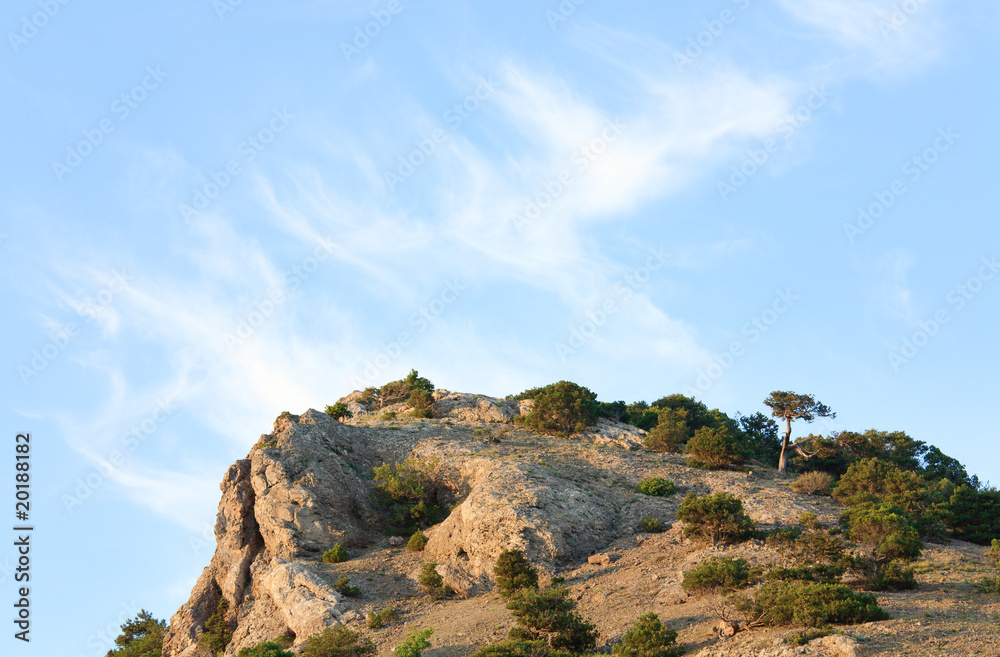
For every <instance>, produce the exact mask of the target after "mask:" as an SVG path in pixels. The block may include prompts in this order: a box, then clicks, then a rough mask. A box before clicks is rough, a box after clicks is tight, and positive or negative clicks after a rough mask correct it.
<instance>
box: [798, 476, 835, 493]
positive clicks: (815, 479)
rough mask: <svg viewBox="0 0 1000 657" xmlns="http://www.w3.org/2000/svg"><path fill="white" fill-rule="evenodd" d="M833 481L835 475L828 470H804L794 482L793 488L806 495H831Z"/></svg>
mask: <svg viewBox="0 0 1000 657" xmlns="http://www.w3.org/2000/svg"><path fill="white" fill-rule="evenodd" d="M833 482H834V479H833V475H831V474H829V473H827V472H819V471H813V472H803V473H802V474H800V475H799V476H798V479H796V480H795V481H793V482H792V490H793V491H795V492H796V493H804V494H806V495H830V494H831V493H832V492H833Z"/></svg>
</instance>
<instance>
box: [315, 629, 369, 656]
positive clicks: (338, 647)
mask: <svg viewBox="0 0 1000 657" xmlns="http://www.w3.org/2000/svg"><path fill="white" fill-rule="evenodd" d="M374 654H375V644H374V643H372V640H371V639H369V638H368V637H366V636H364V635H362V634H361V632H356V631H354V630H349V629H347V628H346V627H344V626H343V625H337V626H335V627H328V628H326V629H325V630H323V631H322V632H319V633H317V634H313V635H312V636H311V637H309V638H308V639H306V640H305V643H303V644H302V652H301V657H372V656H373V655H374Z"/></svg>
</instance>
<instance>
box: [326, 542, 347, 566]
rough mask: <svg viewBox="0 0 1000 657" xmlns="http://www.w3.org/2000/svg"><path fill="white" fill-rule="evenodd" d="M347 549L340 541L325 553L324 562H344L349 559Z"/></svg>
mask: <svg viewBox="0 0 1000 657" xmlns="http://www.w3.org/2000/svg"><path fill="white" fill-rule="evenodd" d="M347 558H348V557H347V550H345V549H344V546H343V545H341V544H340V543H337V544H336V545H334V546H333V547H332V548H330V549H329V550H327V551H326V552H324V553H323V563H342V562H344V561H347Z"/></svg>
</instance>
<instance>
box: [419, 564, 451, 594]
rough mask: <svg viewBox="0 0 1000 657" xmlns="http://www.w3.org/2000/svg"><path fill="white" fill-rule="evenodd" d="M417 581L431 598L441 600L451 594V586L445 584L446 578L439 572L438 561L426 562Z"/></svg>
mask: <svg viewBox="0 0 1000 657" xmlns="http://www.w3.org/2000/svg"><path fill="white" fill-rule="evenodd" d="M417 581H418V583H419V584H420V588H422V589H423V590H424V593H426V594H427V595H429V596H430V598H431V600H440V599H441V598H444V597H447V596H448V595H450V594H451V588H449V587H447V586H445V585H444V578H442V577H441V575H439V574H438V571H437V564H436V563H425V564H424V567H423V568H422V569H421V571H420V578H419V579H418V580H417Z"/></svg>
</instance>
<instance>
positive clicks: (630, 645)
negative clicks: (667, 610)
mask: <svg viewBox="0 0 1000 657" xmlns="http://www.w3.org/2000/svg"><path fill="white" fill-rule="evenodd" d="M676 644H677V632H675V631H673V630H671V629H669V628H667V627H666V626H664V625H663V624H662V623H660V617H659V616H657V615H656V614H654V613H648V614H646V615H644V616H641V617H640V618H639V620H638V621H636V624H635V625H633V626H632V628H631V629H630V630H628V631H627V632H625V635H624V636H623V637H622V640H621V642H620V643H617V644H615V647H614V648H613V649H612V653H613V654H614V655H616V656H617V657H680V655H683V654H684V648H683V647H681V646H678V645H676Z"/></svg>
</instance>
